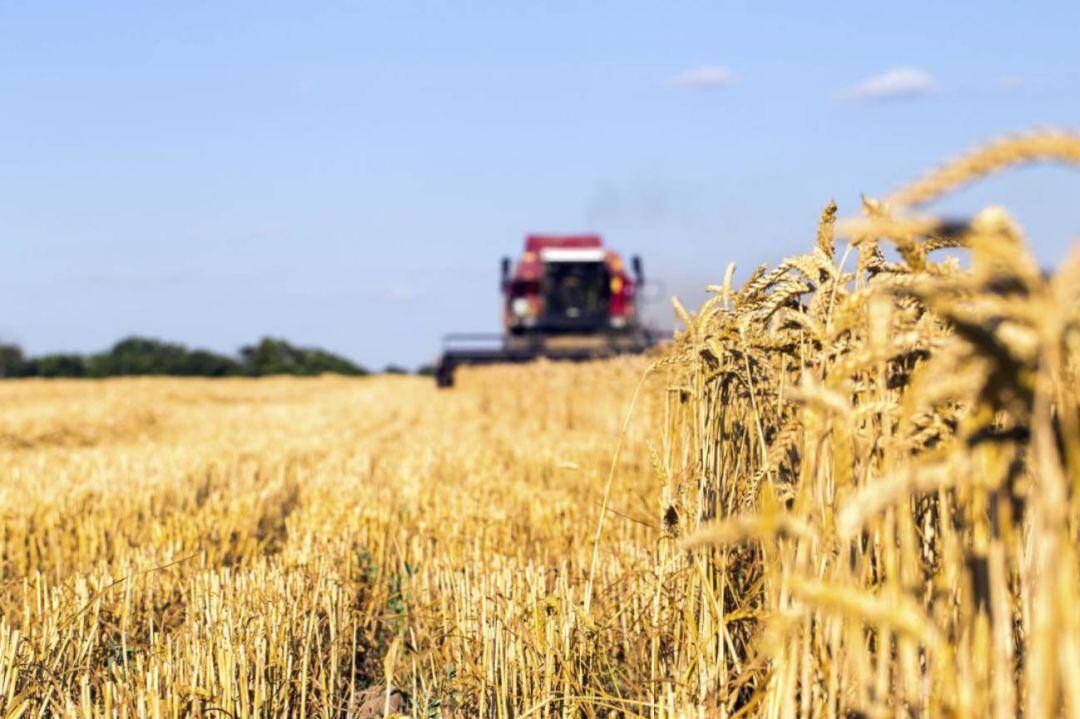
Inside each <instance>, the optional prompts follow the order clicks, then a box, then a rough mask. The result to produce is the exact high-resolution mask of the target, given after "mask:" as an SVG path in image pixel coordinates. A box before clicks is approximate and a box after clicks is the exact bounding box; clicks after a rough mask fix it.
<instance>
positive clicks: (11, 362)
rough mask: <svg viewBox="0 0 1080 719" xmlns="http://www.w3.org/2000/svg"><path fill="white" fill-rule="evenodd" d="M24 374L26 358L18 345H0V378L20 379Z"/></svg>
mask: <svg viewBox="0 0 1080 719" xmlns="http://www.w3.org/2000/svg"><path fill="white" fill-rule="evenodd" d="M25 372H26V357H24V356H23V351H22V347H19V345H10V344H0V377H22V376H23V374H24V373H25Z"/></svg>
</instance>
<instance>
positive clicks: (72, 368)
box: [0, 337, 405, 377]
mask: <svg viewBox="0 0 1080 719" xmlns="http://www.w3.org/2000/svg"><path fill="white" fill-rule="evenodd" d="M384 372H388V373H404V372H405V370H404V369H403V368H401V367H397V366H394V365H391V366H390V367H387V368H386V369H385V370H384ZM324 373H334V374H341V375H348V376H353V377H358V376H362V375H367V374H370V372H369V370H368V369H367V368H365V367H363V366H361V365H358V364H356V363H354V362H352V361H350V360H348V359H345V358H344V357H341V356H339V355H335V354H332V353H330V352H327V351H325V350H322V349H318V348H315V347H297V346H295V345H292V344H290V343H289V342H286V341H285V340H283V339H277V338H274V337H263V338H262V339H261V340H259V341H258V342H257V343H256V344H253V345H245V346H244V347H241V348H240V353H239V355H238V356H235V357H232V356H228V355H223V354H218V353H215V352H210V351H207V350H200V349H195V350H193V349H189V348H187V347H186V346H184V345H182V344H179V343H177V342H163V341H161V340H157V339H151V338H148V337H128V338H126V339H123V340H120V341H119V342H117V343H116V344H115V345H113V346H112V348H110V349H109V350H106V351H105V352H98V353H96V354H89V355H84V354H74V353H53V354H46V355H41V356H39V357H27V356H26V355H25V354H24V353H23V351H22V349H21V348H20V347H19V346H18V345H14V344H0V377H118V376H128V375H170V376H177V377H263V376H266V375H277V374H287V375H299V376H306V377H309V376H315V375H320V374H324Z"/></svg>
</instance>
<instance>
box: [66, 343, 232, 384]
mask: <svg viewBox="0 0 1080 719" xmlns="http://www.w3.org/2000/svg"><path fill="white" fill-rule="evenodd" d="M240 371H241V367H240V363H239V362H237V361H236V360H234V359H231V358H229V357H224V356H222V355H217V354H214V353H213V352H207V351H206V350H195V351H191V350H189V349H188V348H187V347H185V346H184V345H182V344H178V343H175V342H162V341H161V340H157V339H151V338H148V337H128V338H126V339H123V340H120V341H119V342H117V343H116V344H115V345H113V347H112V349H110V350H109V351H108V352H102V353H100V354H96V355H92V356H91V357H90V359H89V360H88V363H87V374H88V375H89V376H91V377H116V376H124V375H173V376H191V377H222V376H227V375H234V374H240Z"/></svg>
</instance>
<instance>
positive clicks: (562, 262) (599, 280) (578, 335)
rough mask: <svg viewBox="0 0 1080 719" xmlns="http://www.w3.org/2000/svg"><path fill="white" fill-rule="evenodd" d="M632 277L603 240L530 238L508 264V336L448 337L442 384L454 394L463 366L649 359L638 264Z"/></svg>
mask: <svg viewBox="0 0 1080 719" xmlns="http://www.w3.org/2000/svg"><path fill="white" fill-rule="evenodd" d="M631 270H632V272H633V276H631V274H630V272H628V270H627V268H626V266H625V264H624V263H623V261H622V258H621V257H620V256H619V255H618V253H616V252H614V251H612V250H608V249H605V248H604V246H603V242H602V240H601V239H600V236H599V235H564V236H554V235H529V236H528V237H526V239H525V251H524V253H523V254H522V256H521V258H520V259H519V260H518V262H517V263H516V264H514V263H512V262H511V260H510V258H508V257H506V258H503V261H502V298H503V333H502V334H452V335H447V336H446V337H445V338H444V349H443V354H442V356H441V357H440V358H439V362H438V365H437V366H436V373H435V379H436V382H437V383H438V385H439V386H440V387H450V386H452V385H453V383H454V370H455V369H456V368H457V367H458V366H460V365H476V364H495V363H503V362H529V361H532V360H535V359H539V358H541V357H545V358H548V359H555V360H568V361H584V360H591V359H597V358H601V357H611V356H614V355H617V354H626V353H640V352H644V351H645V350H647V349H648V348H650V347H652V346H653V345H655V344H656V343H657V341H658V340H659V337H658V334H657V333H656V332H653V331H651V330H649V329H647V328H645V327H644V326H643V325H642V324H641V322H640V321H639V316H638V302H637V299H638V296H637V295H638V292H639V291H640V289H641V287H642V286H643V285H644V277H643V274H642V268H641V259H640V258H639V257H637V256H634V258H633V260H632V262H631Z"/></svg>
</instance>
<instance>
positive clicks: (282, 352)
mask: <svg viewBox="0 0 1080 719" xmlns="http://www.w3.org/2000/svg"><path fill="white" fill-rule="evenodd" d="M240 357H241V360H242V362H243V365H244V370H245V372H246V374H250V375H253V376H256V377H262V376H265V375H274V374H293V375H302V376H314V375H320V374H324V373H327V372H332V373H334V374H343V375H354V376H356V375H366V374H368V371H367V370H366V369H364V368H363V367H360V366H359V365H356V364H353V363H352V362H350V361H349V360H347V359H345V358H344V357H339V356H337V355H334V354H331V353H329V352H326V351H324V350H321V349H315V348H306V347H295V346H293V345H291V344H289V343H288V342H286V341H285V340H283V339H276V338H273V337H263V338H262V339H261V340H259V343H258V344H257V345H250V346H247V347H242V348H241V349H240Z"/></svg>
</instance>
